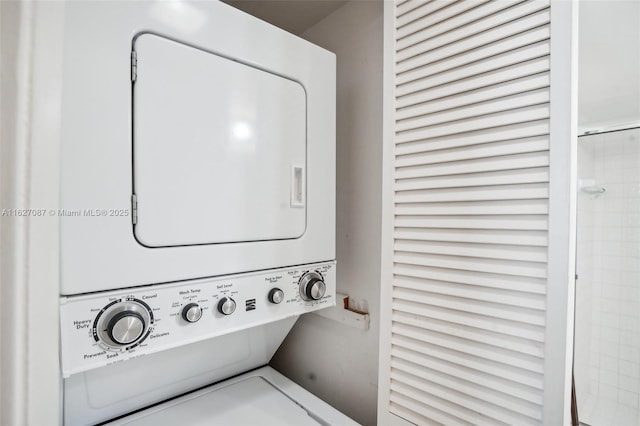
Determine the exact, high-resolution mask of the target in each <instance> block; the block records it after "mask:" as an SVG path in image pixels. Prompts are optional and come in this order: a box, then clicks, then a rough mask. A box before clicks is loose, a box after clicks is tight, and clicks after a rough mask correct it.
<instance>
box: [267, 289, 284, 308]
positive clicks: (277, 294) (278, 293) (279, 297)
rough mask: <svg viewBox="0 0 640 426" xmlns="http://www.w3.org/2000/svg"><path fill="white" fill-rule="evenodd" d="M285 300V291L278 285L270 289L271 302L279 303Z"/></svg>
mask: <svg viewBox="0 0 640 426" xmlns="http://www.w3.org/2000/svg"><path fill="white" fill-rule="evenodd" d="M283 300H284V291H282V290H280V289H279V288H277V287H276V288H272V289H271V291H269V302H271V303H274V304H276V305H277V304H278V303H280V302H282V301H283Z"/></svg>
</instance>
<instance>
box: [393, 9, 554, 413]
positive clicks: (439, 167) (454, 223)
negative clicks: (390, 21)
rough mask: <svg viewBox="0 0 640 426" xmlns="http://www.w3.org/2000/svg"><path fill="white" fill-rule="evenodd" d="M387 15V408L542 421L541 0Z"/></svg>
mask: <svg viewBox="0 0 640 426" xmlns="http://www.w3.org/2000/svg"><path fill="white" fill-rule="evenodd" d="M394 9H395V31H394V34H395V40H394V53H393V59H394V61H393V62H394V66H393V70H394V87H395V90H394V96H393V98H391V100H392V101H393V104H394V120H395V125H394V132H393V133H394V149H393V153H394V154H393V158H394V167H393V181H394V183H393V185H391V188H392V193H393V204H394V207H393V210H392V215H393V232H392V234H391V235H390V236H391V237H392V238H393V244H392V249H393V265H392V266H390V268H391V270H392V275H393V279H392V283H391V288H390V289H389V293H388V294H389V295H390V299H391V302H390V304H389V308H390V311H391V313H390V318H389V321H390V325H389V334H390V342H387V344H388V345H390V346H389V349H388V354H389V361H388V362H389V364H388V369H389V371H388V374H387V376H386V377H387V378H388V383H386V384H384V386H388V393H387V400H386V401H385V402H386V404H387V406H388V410H389V412H390V413H392V414H394V415H395V416H397V417H399V418H401V419H404V420H406V421H408V422H411V423H415V424H439V423H440V424H518V425H520V424H540V423H541V422H542V421H543V403H544V383H545V381H544V367H545V338H546V337H545V336H546V320H547V290H548V287H547V278H548V262H549V259H548V244H549V236H548V235H549V227H550V220H549V211H550V209H549V200H550V151H549V149H550V132H551V126H550V115H551V112H550V110H551V108H550V100H551V90H550V86H551V78H550V75H551V73H550V68H551V61H550V51H551V47H550V37H551V25H550V21H551V6H550V2H549V1H548V0H540V1H520V0H513V1H506V0H504V1H503V0H496V1H484V0H463V1H450V0H432V1H421V0H407V1H402V2H396V3H395V7H394ZM381 377H382V376H381Z"/></svg>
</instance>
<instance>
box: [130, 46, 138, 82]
mask: <svg viewBox="0 0 640 426" xmlns="http://www.w3.org/2000/svg"><path fill="white" fill-rule="evenodd" d="M137 78H138V54H137V53H136V51H135V50H132V51H131V81H132V82H134V83H135V81H136V79H137Z"/></svg>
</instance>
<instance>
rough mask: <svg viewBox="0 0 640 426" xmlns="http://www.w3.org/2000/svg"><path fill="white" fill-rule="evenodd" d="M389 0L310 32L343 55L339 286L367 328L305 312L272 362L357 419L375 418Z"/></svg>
mask: <svg viewBox="0 0 640 426" xmlns="http://www.w3.org/2000/svg"><path fill="white" fill-rule="evenodd" d="M382 11H383V3H382V1H351V2H349V3H347V4H346V5H345V6H343V7H342V8H340V9H338V10H337V11H336V12H334V13H333V14H331V15H329V16H328V17H327V18H325V19H324V20H323V21H321V22H320V23H318V24H317V25H315V26H314V27H312V28H311V29H310V30H309V31H307V32H306V33H305V34H304V35H303V37H304V38H306V39H307V40H309V41H311V42H313V43H315V44H318V45H319V46H322V47H324V48H326V49H328V50H330V51H332V52H334V53H336V55H337V230H336V233H337V235H336V244H337V259H338V278H337V280H338V283H337V284H338V291H339V292H341V293H346V294H348V295H349V296H350V298H351V300H352V302H355V303H356V306H357V307H358V308H359V309H361V310H365V311H368V312H369V313H370V314H371V328H370V330H368V331H366V332H365V331H360V330H356V329H352V328H349V327H346V326H344V325H342V324H339V323H337V322H333V321H331V320H328V319H325V318H322V317H319V316H316V315H306V316H304V317H302V318H301V319H300V320H298V323H297V324H296V326H295V327H294V329H293V331H292V332H291V333H290V334H289V336H288V337H287V340H285V342H284V343H283V345H282V346H281V348H280V350H279V351H278V353H277V354H276V356H275V357H274V359H273V361H272V365H273V366H274V367H275V368H276V369H278V370H279V371H281V372H282V373H284V374H285V375H287V376H288V377H290V378H292V379H293V380H294V381H296V382H297V383H299V384H301V385H302V386H304V387H305V388H307V389H308V390H310V391H311V392H313V393H314V394H316V395H318V396H319V397H321V398H322V399H324V400H325V401H327V402H328V403H330V404H331V405H333V406H335V407H336V408H338V409H339V410H341V411H343V412H344V413H346V414H347V415H349V416H351V417H352V418H354V419H355V420H356V421H358V422H360V423H363V424H369V425H373V424H375V423H376V400H377V376H378V324H379V316H378V313H379V291H380V229H381V226H380V223H381V222H380V220H381V219H380V217H381V209H380V206H381V189H382V184H381V180H382V177H381V173H382V25H383V21H382Z"/></svg>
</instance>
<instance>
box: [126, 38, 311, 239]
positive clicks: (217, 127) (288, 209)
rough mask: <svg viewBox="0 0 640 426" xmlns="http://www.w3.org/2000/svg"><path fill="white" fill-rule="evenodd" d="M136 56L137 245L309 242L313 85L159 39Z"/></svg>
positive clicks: (142, 45)
mask: <svg viewBox="0 0 640 426" xmlns="http://www.w3.org/2000/svg"><path fill="white" fill-rule="evenodd" d="M134 51H135V55H136V60H137V64H136V65H137V67H136V68H134V69H135V70H136V75H135V78H134V83H133V113H134V115H133V159H134V160H133V177H134V193H135V197H136V199H137V219H136V223H135V227H134V233H135V236H136V238H137V240H138V241H139V242H140V243H141V244H143V245H145V246H149V247H167V246H184V245H194V244H216V243H232V242H243V241H264V240H276V239H292V238H298V237H300V236H302V234H304V232H305V228H306V208H305V198H306V197H305V191H306V186H305V169H306V93H305V90H304V88H303V86H302V85H301V84H300V83H298V82H296V81H293V80H290V79H288V78H285V77H283V76H280V75H276V74H273V73H270V72H268V71H264V70H261V69H258V68H255V67H252V66H250V65H248V64H245V63H242V62H241V61H240V60H239V59H234V58H225V57H222V56H218V55H216V54H214V53H211V52H206V51H204V50H200V49H198V48H195V47H192V46H188V45H185V44H182V43H178V42H176V41H172V40H169V39H166V38H163V37H160V36H156V35H152V34H143V35H141V36H139V37H138V38H137V39H136V41H135V44H134Z"/></svg>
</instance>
